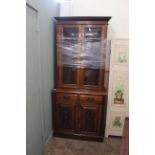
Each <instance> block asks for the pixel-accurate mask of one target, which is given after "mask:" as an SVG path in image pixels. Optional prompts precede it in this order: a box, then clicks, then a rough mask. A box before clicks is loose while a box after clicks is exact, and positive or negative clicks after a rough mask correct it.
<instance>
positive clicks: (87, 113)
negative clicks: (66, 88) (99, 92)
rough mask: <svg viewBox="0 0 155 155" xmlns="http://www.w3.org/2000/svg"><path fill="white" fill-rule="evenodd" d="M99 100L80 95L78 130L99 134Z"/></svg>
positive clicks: (100, 108) (100, 107) (100, 109)
mask: <svg viewBox="0 0 155 155" xmlns="http://www.w3.org/2000/svg"><path fill="white" fill-rule="evenodd" d="M101 100H102V98H96V97H93V96H87V95H81V97H80V110H79V111H80V129H79V130H80V132H81V133H84V134H91V135H99V133H100V121H101V111H102V106H101Z"/></svg>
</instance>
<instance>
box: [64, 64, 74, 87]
mask: <svg viewBox="0 0 155 155" xmlns="http://www.w3.org/2000/svg"><path fill="white" fill-rule="evenodd" d="M76 81H77V68H75V67H65V66H64V67H63V83H64V84H75V83H76Z"/></svg>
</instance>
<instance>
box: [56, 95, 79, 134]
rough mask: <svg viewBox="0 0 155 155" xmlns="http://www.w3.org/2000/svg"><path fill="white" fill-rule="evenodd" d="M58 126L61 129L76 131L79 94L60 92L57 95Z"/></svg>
mask: <svg viewBox="0 0 155 155" xmlns="http://www.w3.org/2000/svg"><path fill="white" fill-rule="evenodd" d="M56 102H57V104H56V118H57V128H58V130H61V131H70V132H72V131H74V130H75V121H76V102H77V95H70V94H69V95H68V94H64V93H58V94H57V95H56Z"/></svg>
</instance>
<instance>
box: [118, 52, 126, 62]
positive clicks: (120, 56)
mask: <svg viewBox="0 0 155 155" xmlns="http://www.w3.org/2000/svg"><path fill="white" fill-rule="evenodd" d="M118 62H119V63H126V62H127V55H126V53H125V52H119V54H118Z"/></svg>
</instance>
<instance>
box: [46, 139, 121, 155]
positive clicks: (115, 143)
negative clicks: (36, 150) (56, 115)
mask: <svg viewBox="0 0 155 155" xmlns="http://www.w3.org/2000/svg"><path fill="white" fill-rule="evenodd" d="M121 142H122V140H121V138H111V137H110V138H105V139H104V142H91V141H82V140H73V139H65V138H55V137H54V138H53V139H52V140H51V141H50V142H49V145H48V147H47V148H46V150H45V153H44V155H119V152H120V151H119V149H120V145H121Z"/></svg>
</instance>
